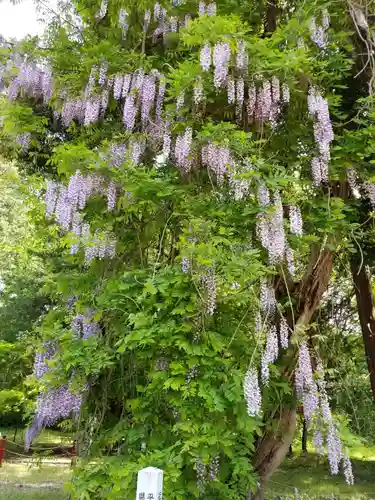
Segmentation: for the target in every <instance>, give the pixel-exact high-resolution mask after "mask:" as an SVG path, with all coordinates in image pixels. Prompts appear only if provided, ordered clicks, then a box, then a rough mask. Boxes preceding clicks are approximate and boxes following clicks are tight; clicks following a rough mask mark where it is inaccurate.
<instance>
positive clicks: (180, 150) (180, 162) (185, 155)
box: [174, 127, 193, 174]
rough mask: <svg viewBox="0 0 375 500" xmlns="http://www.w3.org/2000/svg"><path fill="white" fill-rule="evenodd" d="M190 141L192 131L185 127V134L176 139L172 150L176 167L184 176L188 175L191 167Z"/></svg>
mask: <svg viewBox="0 0 375 500" xmlns="http://www.w3.org/2000/svg"><path fill="white" fill-rule="evenodd" d="M192 140H193V130H192V129H191V128H190V127H187V128H186V129H185V132H184V133H183V134H180V135H179V136H178V137H177V139H176V144H175V148H174V158H175V161H176V165H177V166H178V167H179V168H180V170H181V172H183V173H185V174H186V173H188V172H189V171H190V170H191V168H192V166H193V155H192V151H191V143H192Z"/></svg>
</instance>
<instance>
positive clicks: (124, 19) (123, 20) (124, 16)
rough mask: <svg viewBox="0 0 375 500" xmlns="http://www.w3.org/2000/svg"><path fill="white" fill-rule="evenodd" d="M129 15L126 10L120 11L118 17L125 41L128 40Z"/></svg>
mask: <svg viewBox="0 0 375 500" xmlns="http://www.w3.org/2000/svg"><path fill="white" fill-rule="evenodd" d="M128 15H129V14H128V13H127V11H126V10H125V9H120V12H119V16H118V23H119V26H120V27H121V29H122V38H123V40H125V39H126V34H127V32H128V29H129V24H128Z"/></svg>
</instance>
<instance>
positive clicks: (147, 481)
mask: <svg viewBox="0 0 375 500" xmlns="http://www.w3.org/2000/svg"><path fill="white" fill-rule="evenodd" d="M163 473H164V471H162V470H161V469H157V468H156V467H146V469H142V470H140V471H139V472H138V483H137V498H136V500H162V498H163Z"/></svg>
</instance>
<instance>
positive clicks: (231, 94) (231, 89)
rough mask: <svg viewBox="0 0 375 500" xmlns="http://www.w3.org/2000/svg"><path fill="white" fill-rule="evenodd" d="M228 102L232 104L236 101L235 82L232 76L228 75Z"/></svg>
mask: <svg viewBox="0 0 375 500" xmlns="http://www.w3.org/2000/svg"><path fill="white" fill-rule="evenodd" d="M227 92H228V104H234V103H235V101H236V83H235V81H234V78H233V76H229V77H228V81H227Z"/></svg>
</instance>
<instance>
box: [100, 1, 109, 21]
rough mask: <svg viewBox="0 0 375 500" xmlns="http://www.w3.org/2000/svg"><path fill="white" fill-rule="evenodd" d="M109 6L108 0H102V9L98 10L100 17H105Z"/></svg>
mask: <svg viewBox="0 0 375 500" xmlns="http://www.w3.org/2000/svg"><path fill="white" fill-rule="evenodd" d="M107 8H108V0H102V3H101V4H100V10H99V12H98V18H99V19H103V18H104V17H105V15H106V14H107Z"/></svg>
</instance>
